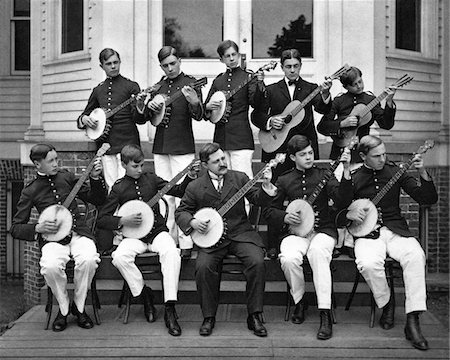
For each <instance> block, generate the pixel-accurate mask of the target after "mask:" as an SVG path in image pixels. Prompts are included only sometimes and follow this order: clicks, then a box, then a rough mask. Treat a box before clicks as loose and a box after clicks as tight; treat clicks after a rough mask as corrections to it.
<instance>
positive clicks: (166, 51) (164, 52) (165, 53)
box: [158, 46, 178, 62]
mask: <svg viewBox="0 0 450 360" xmlns="http://www.w3.org/2000/svg"><path fill="white" fill-rule="evenodd" d="M170 55H173V56H175V57H176V58H177V59H178V54H177V49H175V48H174V47H173V46H163V47H162V48H161V50H159V51H158V60H159V62H161V61H163V60H164V59H165V58H166V57H169V56H170Z"/></svg>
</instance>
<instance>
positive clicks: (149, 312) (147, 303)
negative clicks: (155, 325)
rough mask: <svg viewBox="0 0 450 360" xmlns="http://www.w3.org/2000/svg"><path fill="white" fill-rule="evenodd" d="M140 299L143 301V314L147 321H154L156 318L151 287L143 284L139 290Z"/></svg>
mask: <svg viewBox="0 0 450 360" xmlns="http://www.w3.org/2000/svg"><path fill="white" fill-rule="evenodd" d="M141 296H142V300H143V302H144V315H145V318H146V319H147V321H148V322H154V321H155V320H156V309H155V307H154V306H153V292H152V289H150V288H149V287H147V286H145V285H144V287H143V288H142V292H141Z"/></svg>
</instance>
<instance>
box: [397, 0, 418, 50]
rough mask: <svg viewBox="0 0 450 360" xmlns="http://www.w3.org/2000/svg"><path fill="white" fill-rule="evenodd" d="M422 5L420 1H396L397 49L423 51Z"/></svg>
mask: <svg viewBox="0 0 450 360" xmlns="http://www.w3.org/2000/svg"><path fill="white" fill-rule="evenodd" d="M420 5H421V4H420V0H396V3H395V47H396V48H397V49H404V50H412V51H417V52H420V51H421V46H420V36H421V21H420V16H421V9H420Z"/></svg>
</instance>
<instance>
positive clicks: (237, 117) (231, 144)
mask: <svg viewBox="0 0 450 360" xmlns="http://www.w3.org/2000/svg"><path fill="white" fill-rule="evenodd" d="M251 74H252V73H251V72H250V71H248V70H243V69H242V68H240V67H237V68H235V69H227V71H225V72H224V73H222V74H220V75H218V76H217V77H216V78H215V79H214V81H213V83H212V85H211V89H210V90H209V93H208V97H207V98H206V102H205V104H207V103H208V102H209V99H210V98H211V96H212V95H213V94H214V93H215V92H216V91H219V90H222V91H224V92H225V93H226V92H227V91H231V90H234V89H235V88H236V87H238V86H239V85H240V84H241V83H243V82H244V81H245V80H246V79H247V78H248V77H249V76H251ZM256 85H257V81H256V80H255V79H253V80H252V81H250V82H249V83H248V84H247V85H246V86H244V87H243V88H242V89H240V90H239V91H238V92H237V93H236V94H234V95H233V97H232V98H231V99H229V100H228V102H231V114H230V116H229V117H228V121H227V122H226V123H223V122H222V121H219V122H218V123H216V128H215V130H214V142H217V143H219V144H220V147H221V148H222V149H223V150H244V149H249V150H253V149H254V148H255V145H254V141H253V133H252V129H251V128H250V121H249V119H248V110H249V106H253V98H254V94H255V91H256ZM207 116H208V112H206V117H207Z"/></svg>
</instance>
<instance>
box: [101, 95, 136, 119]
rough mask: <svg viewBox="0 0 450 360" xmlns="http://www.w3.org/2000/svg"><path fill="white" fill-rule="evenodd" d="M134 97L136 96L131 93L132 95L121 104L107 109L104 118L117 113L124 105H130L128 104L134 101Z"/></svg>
mask: <svg viewBox="0 0 450 360" xmlns="http://www.w3.org/2000/svg"><path fill="white" fill-rule="evenodd" d="M135 98H136V97H135V96H134V95H133V96H132V97H130V98H129V99H128V100H125V101H124V102H123V103H122V104H120V105H118V106H116V107H115V108H114V109H112V110H111V111H108V112H107V113H106V114H105V115H106V118H107V119H108V118H110V117H111V116H113V115H115V114H117V113H118V112H119V111H120V110H122V109H123V108H124V107H126V106H128V105H130V104H131V103H132V102H133V101H134V99H135Z"/></svg>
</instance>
